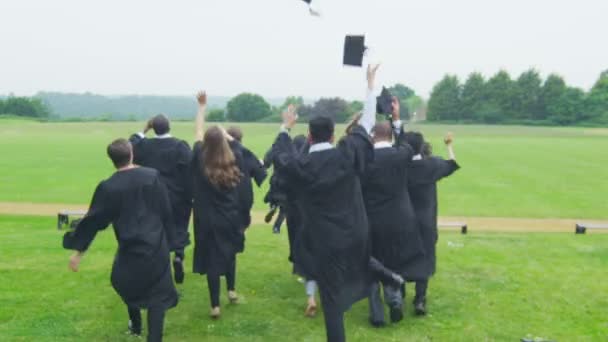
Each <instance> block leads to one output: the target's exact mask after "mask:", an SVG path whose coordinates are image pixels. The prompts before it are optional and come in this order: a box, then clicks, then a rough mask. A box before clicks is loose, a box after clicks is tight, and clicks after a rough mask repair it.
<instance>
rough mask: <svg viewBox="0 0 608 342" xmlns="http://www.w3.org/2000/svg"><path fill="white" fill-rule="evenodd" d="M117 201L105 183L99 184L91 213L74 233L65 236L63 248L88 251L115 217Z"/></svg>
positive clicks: (92, 202) (92, 201)
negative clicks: (99, 233)
mask: <svg viewBox="0 0 608 342" xmlns="http://www.w3.org/2000/svg"><path fill="white" fill-rule="evenodd" d="M114 206H115V201H114V200H112V198H110V196H109V194H108V193H107V190H106V189H105V184H104V182H101V183H99V185H98V186H97V188H96V189H95V193H94V194H93V199H92V200H91V205H90V207H89V211H88V212H87V214H86V215H85V216H84V218H83V219H82V220H81V221H80V223H79V224H78V226H77V227H76V229H75V230H74V231H73V232H67V233H66V234H65V235H64V236H63V248H65V249H72V250H76V251H79V252H84V251H86V250H87V249H88V248H89V246H90V245H91V242H93V239H95V236H96V235H97V232H98V231H100V230H103V229H106V228H107V227H108V225H109V224H110V223H111V222H112V220H113V219H114V217H115V212H116V210H115V208H114Z"/></svg>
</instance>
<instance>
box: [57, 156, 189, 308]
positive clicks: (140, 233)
mask: <svg viewBox="0 0 608 342" xmlns="http://www.w3.org/2000/svg"><path fill="white" fill-rule="evenodd" d="M109 224H112V225H113V227H114V233H115V235H116V240H117V241H118V251H117V253H116V257H115V259H114V265H113V267H112V276H111V280H112V286H113V287H114V289H115V290H116V292H117V293H118V294H119V295H120V296H121V297H122V299H123V301H124V302H125V303H126V304H127V305H128V306H129V307H133V308H163V309H168V308H171V307H174V306H175V305H176V304H177V300H178V299H177V291H176V289H175V286H174V284H173V279H172V278H171V267H170V262H169V259H170V256H169V247H170V246H169V244H170V241H171V239H172V236H171V234H172V233H173V227H172V225H173V221H172V216H171V207H170V204H169V199H168V194H167V190H166V188H165V186H164V184H162V183H161V181H160V177H159V174H158V172H157V171H156V170H153V169H149V168H145V167H140V168H134V169H130V170H125V171H119V172H116V173H114V174H113V175H112V176H111V177H110V178H109V179H107V180H105V181H103V182H101V183H99V185H98V186H97V189H96V190H95V194H94V195H93V199H92V201H91V206H90V208H89V211H88V213H87V215H86V216H85V217H84V218H83V219H82V221H80V223H79V224H78V226H77V227H76V229H75V231H74V232H68V233H66V234H65V236H64V239H63V247H64V248H66V249H73V250H77V251H81V252H82V251H86V250H87V249H88V248H89V245H90V244H91V242H92V241H93V239H94V238H95V236H96V234H97V232H98V231H100V230H103V229H105V228H106V227H107V226H108V225H109Z"/></svg>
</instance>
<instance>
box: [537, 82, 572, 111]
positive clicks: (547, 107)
mask: <svg viewBox="0 0 608 342" xmlns="http://www.w3.org/2000/svg"><path fill="white" fill-rule="evenodd" d="M566 89H567V87H566V82H564V79H563V78H562V77H561V76H559V75H556V74H551V75H549V77H547V79H546V80H545V83H544V84H543V87H542V89H541V95H540V109H539V111H538V112H537V113H536V116H534V119H536V120H551V119H552V118H553V117H554V116H557V115H558V114H559V103H558V102H559V101H560V98H561V97H562V95H563V94H564V93H565V92H566Z"/></svg>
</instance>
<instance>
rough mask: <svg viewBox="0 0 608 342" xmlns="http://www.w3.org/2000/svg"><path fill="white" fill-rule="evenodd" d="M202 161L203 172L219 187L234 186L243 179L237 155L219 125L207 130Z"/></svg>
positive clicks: (202, 150)
mask: <svg viewBox="0 0 608 342" xmlns="http://www.w3.org/2000/svg"><path fill="white" fill-rule="evenodd" d="M200 162H201V165H200V166H201V172H203V174H205V175H206V176H207V179H209V182H210V183H211V184H213V185H214V186H216V187H218V188H229V189H231V188H234V187H236V186H237V185H238V183H239V181H240V180H241V171H240V169H239V166H238V165H237V163H236V157H235V156H234V153H232V149H230V145H229V144H228V141H227V140H226V138H224V132H222V130H221V129H220V128H219V127H218V126H212V127H210V128H209V129H207V131H206V132H205V137H204V138H203V148H202V149H201V156H200Z"/></svg>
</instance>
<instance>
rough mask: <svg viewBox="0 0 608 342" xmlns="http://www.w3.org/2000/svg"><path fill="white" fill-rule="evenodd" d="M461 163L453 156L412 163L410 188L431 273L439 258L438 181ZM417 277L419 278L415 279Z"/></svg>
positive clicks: (428, 268) (452, 171)
mask: <svg viewBox="0 0 608 342" xmlns="http://www.w3.org/2000/svg"><path fill="white" fill-rule="evenodd" d="M459 168H460V166H459V165H458V163H456V161H454V160H444V159H442V158H439V157H434V156H433V157H428V158H424V159H421V160H414V161H412V163H411V166H410V170H409V175H408V176H409V177H408V183H409V184H408V189H409V193H410V198H411V199H412V204H413V206H414V211H415V213H416V218H417V220H418V227H419V229H420V233H421V236H422V242H423V245H424V249H425V254H426V258H427V263H426V265H427V271H428V273H429V275H433V274H435V270H436V265H437V258H436V255H435V245H436V243H437V239H438V233H437V182H438V181H439V180H441V179H442V178H445V177H448V176H450V175H451V174H452V173H454V172H455V171H456V170H458V169H459ZM413 280H416V279H413Z"/></svg>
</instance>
